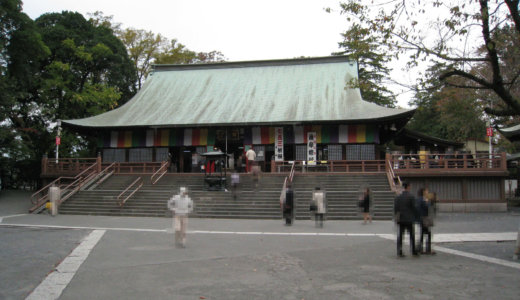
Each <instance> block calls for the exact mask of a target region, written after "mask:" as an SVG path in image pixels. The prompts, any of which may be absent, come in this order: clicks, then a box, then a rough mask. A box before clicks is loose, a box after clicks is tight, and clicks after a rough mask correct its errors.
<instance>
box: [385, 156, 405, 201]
mask: <svg viewBox="0 0 520 300" xmlns="http://www.w3.org/2000/svg"><path fill="white" fill-rule="evenodd" d="M386 176H387V178H388V183H390V188H391V189H392V191H394V192H395V193H397V192H398V191H397V186H396V185H395V180H396V176H395V173H394V169H393V168H392V164H391V163H390V159H387V160H386ZM397 182H398V183H399V186H402V182H401V178H400V177H399V176H397Z"/></svg>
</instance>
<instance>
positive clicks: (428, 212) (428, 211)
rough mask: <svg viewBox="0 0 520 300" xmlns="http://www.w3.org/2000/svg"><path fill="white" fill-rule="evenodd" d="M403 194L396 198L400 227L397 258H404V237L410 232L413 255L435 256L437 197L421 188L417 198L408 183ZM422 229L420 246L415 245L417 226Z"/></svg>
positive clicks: (395, 213)
mask: <svg viewBox="0 0 520 300" xmlns="http://www.w3.org/2000/svg"><path fill="white" fill-rule="evenodd" d="M402 187H403V192H402V193H401V194H400V195H399V196H397V197H396V198H395V201H394V215H395V221H396V223H397V225H398V227H399V229H398V231H397V256H399V257H403V256H404V254H403V235H404V233H405V231H408V233H409V235H410V246H411V249H412V255H414V256H417V255H419V254H435V251H433V250H432V246H431V242H432V232H431V228H432V226H433V217H434V214H435V197H434V194H430V193H429V192H428V189H426V188H420V189H419V190H418V193H417V197H414V196H413V195H412V194H411V193H410V190H411V185H410V184H409V183H407V182H405V183H403V184H402ZM416 223H418V224H419V227H420V239H419V244H418V245H416V244H415V224H416ZM425 237H426V245H425V247H424V248H423V241H424V238H425Z"/></svg>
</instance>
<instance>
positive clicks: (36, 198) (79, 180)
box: [29, 163, 97, 213]
mask: <svg viewBox="0 0 520 300" xmlns="http://www.w3.org/2000/svg"><path fill="white" fill-rule="evenodd" d="M96 167H97V163H94V164H92V165H91V166H89V167H88V168H86V169H85V170H83V171H82V172H81V173H79V174H78V175H76V176H74V177H59V178H57V179H56V180H54V181H52V182H51V183H49V184H48V185H46V186H44V187H43V188H41V189H39V190H38V191H37V192H35V193H34V194H32V195H31V203H32V204H34V205H33V207H31V208H30V209H29V213H32V212H34V211H36V210H37V209H38V208H40V207H41V206H42V205H44V204H45V203H47V201H49V189H50V187H52V186H58V187H61V186H63V185H65V184H64V183H62V181H65V180H73V181H72V183H69V184H68V185H67V186H66V187H65V188H64V189H63V191H62V193H61V194H64V193H65V191H66V190H67V189H68V188H70V187H71V186H72V185H73V184H77V185H78V186H79V187H81V186H82V185H83V184H84V183H85V182H86V181H88V180H91V179H92V178H93V176H95V174H97V171H96ZM89 172H90V173H89ZM87 174H88V175H87ZM85 175H86V176H85ZM77 190H79V188H78V189H76V188H74V189H73V190H72V191H71V193H69V194H68V195H67V196H66V197H65V198H64V199H61V201H60V202H63V201H65V200H66V199H68V198H69V197H70V196H72V195H73V194H74V193H75V192H77Z"/></svg>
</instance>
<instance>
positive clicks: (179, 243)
mask: <svg viewBox="0 0 520 300" xmlns="http://www.w3.org/2000/svg"><path fill="white" fill-rule="evenodd" d="M168 208H169V209H170V210H171V211H172V212H173V214H174V219H173V229H174V231H175V246H176V247H182V248H185V247H186V227H187V226H188V214H189V213H190V212H192V211H193V201H192V200H191V198H190V197H189V196H188V190H187V189H186V188H185V187H181V188H180V193H179V194H178V195H174V196H173V197H172V198H170V200H169V201H168Z"/></svg>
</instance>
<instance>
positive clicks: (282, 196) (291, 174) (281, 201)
mask: <svg viewBox="0 0 520 300" xmlns="http://www.w3.org/2000/svg"><path fill="white" fill-rule="evenodd" d="M294 165H295V162H294V161H293V162H292V166H291V171H290V172H289V176H286V177H285V179H284V181H283V187H282V192H281V194H280V207H282V205H283V203H284V202H285V193H286V191H287V184H288V183H290V184H292V181H293V178H294Z"/></svg>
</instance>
